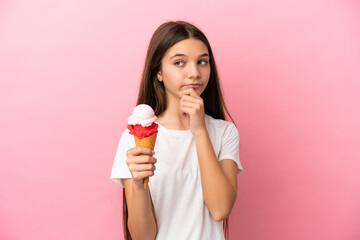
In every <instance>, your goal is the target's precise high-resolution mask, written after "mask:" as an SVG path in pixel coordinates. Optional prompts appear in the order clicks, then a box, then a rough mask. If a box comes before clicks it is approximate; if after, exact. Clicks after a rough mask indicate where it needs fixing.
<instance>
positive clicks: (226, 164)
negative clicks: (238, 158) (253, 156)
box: [220, 159, 238, 195]
mask: <svg viewBox="0 0 360 240" xmlns="http://www.w3.org/2000/svg"><path fill="white" fill-rule="evenodd" d="M220 166H221V169H222V170H223V172H224V173H225V176H226V178H227V179H228V181H229V183H230V185H231V186H232V187H233V189H234V192H235V195H236V193H237V172H238V166H237V164H236V163H235V162H234V161H233V160H232V159H223V160H221V161H220Z"/></svg>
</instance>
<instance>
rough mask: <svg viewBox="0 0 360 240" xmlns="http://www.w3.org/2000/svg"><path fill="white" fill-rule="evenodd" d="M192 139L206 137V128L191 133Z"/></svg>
mask: <svg viewBox="0 0 360 240" xmlns="http://www.w3.org/2000/svg"><path fill="white" fill-rule="evenodd" d="M193 135H194V138H201V137H206V136H208V132H207V130H206V128H200V129H198V130H196V131H194V132H193Z"/></svg>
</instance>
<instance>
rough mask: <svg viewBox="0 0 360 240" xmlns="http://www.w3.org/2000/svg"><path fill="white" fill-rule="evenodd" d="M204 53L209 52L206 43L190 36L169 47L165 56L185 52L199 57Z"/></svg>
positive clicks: (168, 56)
mask: <svg viewBox="0 0 360 240" xmlns="http://www.w3.org/2000/svg"><path fill="white" fill-rule="evenodd" d="M204 53H207V54H208V53H209V52H208V49H207V47H206V45H205V44H204V43H203V42H202V41H200V40H197V39H191V38H189V39H185V40H182V41H180V42H178V43H176V44H175V45H173V46H172V47H171V48H169V49H168V50H167V52H166V54H165V56H164V58H170V57H172V56H173V55H175V54H184V55H186V56H188V57H198V56H200V55H202V54H204Z"/></svg>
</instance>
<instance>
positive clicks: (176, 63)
mask: <svg viewBox="0 0 360 240" xmlns="http://www.w3.org/2000/svg"><path fill="white" fill-rule="evenodd" d="M199 62H204V64H201V65H206V64H208V63H209V62H208V61H206V60H200V61H199ZM178 63H184V62H183V61H176V62H175V63H174V64H175V65H176V66H179V67H181V66H182V65H178Z"/></svg>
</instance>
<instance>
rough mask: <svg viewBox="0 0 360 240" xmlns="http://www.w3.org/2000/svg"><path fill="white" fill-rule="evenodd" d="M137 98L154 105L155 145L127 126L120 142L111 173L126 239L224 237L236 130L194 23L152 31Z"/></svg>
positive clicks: (233, 184) (236, 164) (232, 192)
mask: <svg viewBox="0 0 360 240" xmlns="http://www.w3.org/2000/svg"><path fill="white" fill-rule="evenodd" d="M137 104H148V105H150V106H151V107H152V108H153V109H154V111H155V115H156V116H157V117H158V118H157V121H156V123H158V124H159V128H158V134H157V140H156V145H155V149H154V151H152V150H151V149H147V148H142V147H135V142H134V138H133V135H130V134H129V130H127V129H126V130H125V131H124V132H123V134H122V136H121V139H120V142H119V145H118V149H117V153H116V156H115V160H114V165H113V168H112V172H111V176H110V177H111V179H113V180H114V181H115V182H117V183H119V184H121V186H123V187H124V190H123V191H124V195H123V196H124V197H123V201H124V204H123V208H124V233H125V239H127V240H129V239H133V240H136V239H140V240H144V239H159V240H173V239H181V240H184V239H194V240H199V239H204V240H211V239H214V240H218V239H219V240H220V239H224V235H226V236H225V237H226V238H228V234H227V232H228V224H227V223H228V216H229V214H230V213H231V209H232V207H233V205H234V203H235V200H236V193H237V175H238V174H240V173H241V172H242V171H243V169H242V166H241V163H240V160H239V134H238V131H237V128H236V127H235V125H234V123H232V122H227V121H225V114H224V110H225V111H226V113H227V114H228V116H230V115H229V113H228V111H227V109H226V107H225V104H224V101H223V97H222V95H221V91H220V85H219V79H218V74H217V70H216V65H215V60H214V56H213V53H212V50H211V47H210V44H209V42H208V40H207V39H206V37H205V35H204V34H203V33H202V32H201V31H200V30H199V29H198V28H197V27H195V26H194V25H192V24H189V23H187V22H183V21H177V22H166V23H164V24H162V25H161V26H160V27H159V28H158V29H157V30H156V31H155V32H154V34H153V36H152V39H151V41H150V45H149V48H148V52H147V56H146V61H145V66H144V70H143V75H142V81H141V85H140V91H139V96H138V99H137ZM230 118H231V116H230ZM155 166H156V167H155ZM149 176H151V177H150V181H149V187H148V188H147V189H144V187H143V179H144V178H146V177H149Z"/></svg>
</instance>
